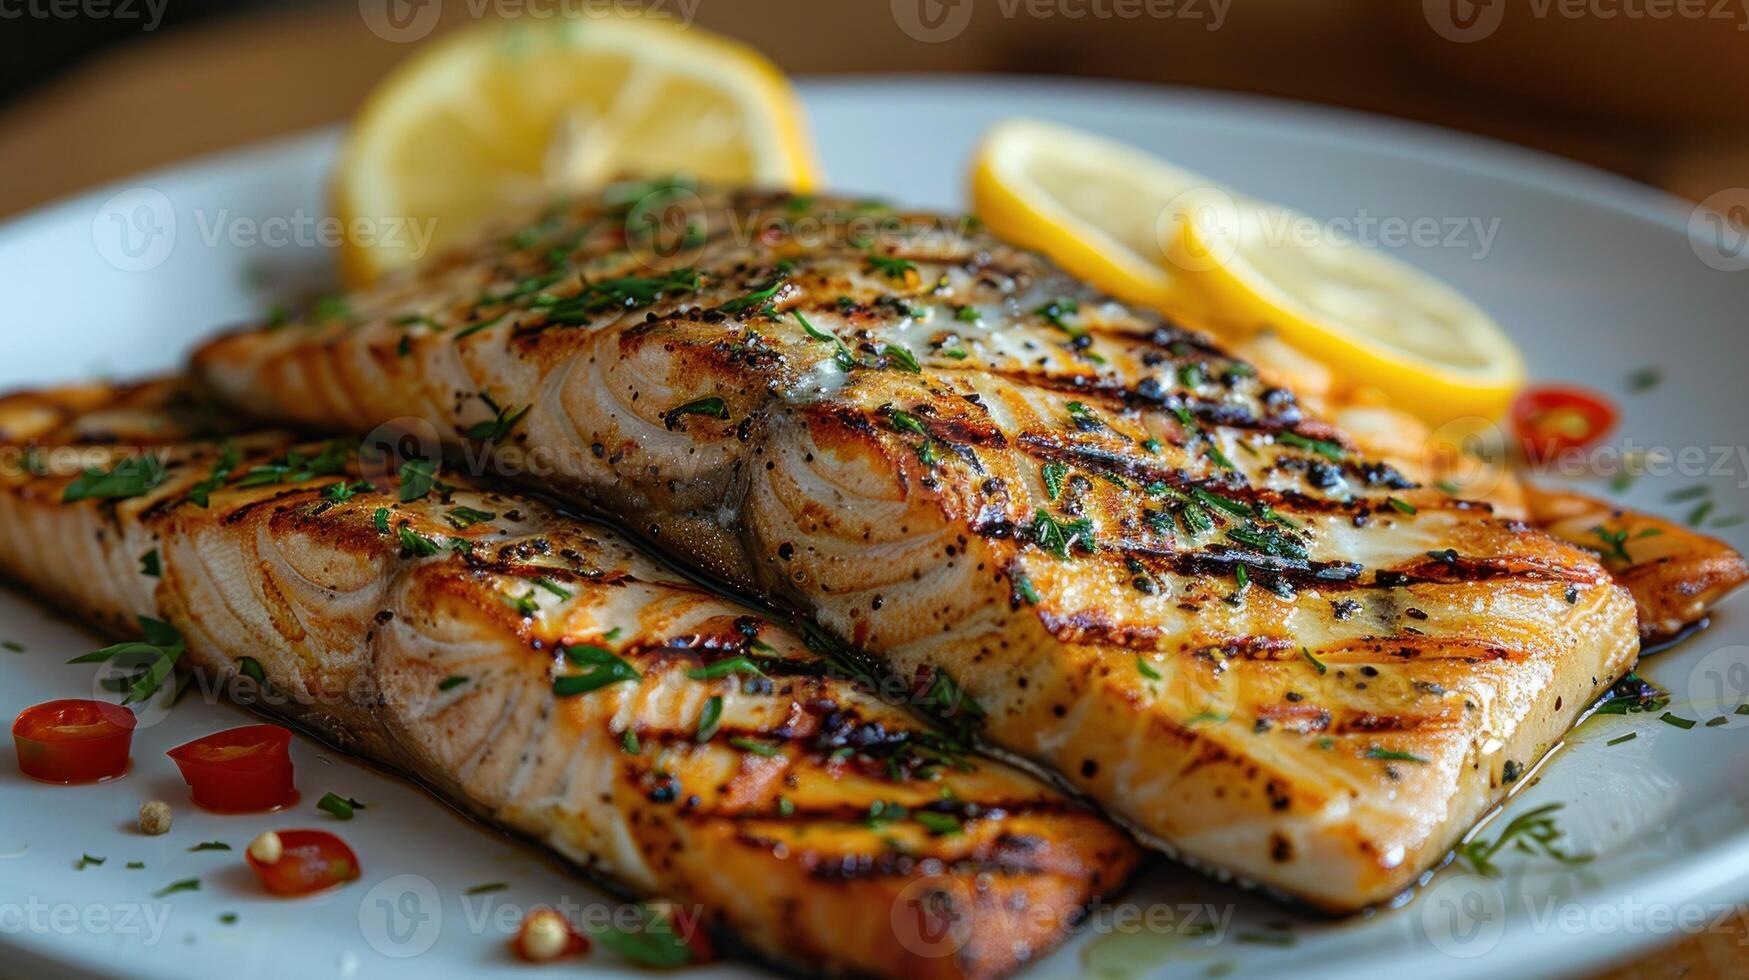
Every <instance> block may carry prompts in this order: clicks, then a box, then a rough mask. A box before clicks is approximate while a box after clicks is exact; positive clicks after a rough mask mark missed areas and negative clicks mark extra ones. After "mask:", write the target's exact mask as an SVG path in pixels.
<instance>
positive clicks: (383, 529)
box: [370, 507, 389, 534]
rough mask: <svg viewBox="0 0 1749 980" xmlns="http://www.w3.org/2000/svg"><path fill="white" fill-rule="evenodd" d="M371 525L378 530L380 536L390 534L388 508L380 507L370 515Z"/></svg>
mask: <svg viewBox="0 0 1749 980" xmlns="http://www.w3.org/2000/svg"><path fill="white" fill-rule="evenodd" d="M370 523H371V526H372V527H375V528H376V529H377V533H378V534H387V533H389V509H388V508H387V507H378V508H377V509H376V511H375V512H373V513H372V514H371V515H370Z"/></svg>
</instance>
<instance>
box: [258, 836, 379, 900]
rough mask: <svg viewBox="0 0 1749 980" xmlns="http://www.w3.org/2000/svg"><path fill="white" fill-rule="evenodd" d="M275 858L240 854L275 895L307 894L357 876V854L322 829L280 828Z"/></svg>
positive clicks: (264, 885)
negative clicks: (264, 860) (265, 860)
mask: <svg viewBox="0 0 1749 980" xmlns="http://www.w3.org/2000/svg"><path fill="white" fill-rule="evenodd" d="M276 833H277V834H278V835H279V843H280V847H281V849H282V850H281V853H280V857H279V860H278V861H275V862H273V863H272V864H263V863H261V862H260V861H259V860H257V859H256V857H255V855H254V854H252V853H249V852H247V851H245V852H244V854H243V857H244V859H245V860H247V861H248V862H249V867H250V869H252V870H253V871H254V872H255V877H257V878H260V879H261V884H262V886H263V887H265V888H266V889H267V890H268V891H270V892H272V893H274V894H275V895H288V896H295V895H311V894H314V893H316V892H319V891H323V890H324V889H328V888H333V887H334V886H335V885H344V884H346V883H347V882H349V881H354V880H356V879H357V878H358V876H359V873H360V870H359V867H358V855H356V854H354V853H352V848H350V847H348V846H346V842H345V841H343V840H341V839H340V838H338V837H336V836H334V835H333V834H330V833H328V832H327V831H326V830H280V831H276Z"/></svg>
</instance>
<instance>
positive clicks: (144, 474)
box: [61, 456, 165, 504]
mask: <svg viewBox="0 0 1749 980" xmlns="http://www.w3.org/2000/svg"><path fill="white" fill-rule="evenodd" d="M164 477H165V470H164V463H163V461H162V460H159V459H156V458H153V457H151V456H130V457H128V458H127V459H124V460H122V461H121V462H119V463H116V464H115V465H114V466H113V467H111V468H110V469H109V470H107V471H105V470H99V469H89V470H86V471H85V472H84V473H82V474H80V475H79V476H78V477H77V478H76V479H74V480H73V482H71V483H69V484H67V486H66V487H65V488H64V489H63V490H62V491H61V503H64V504H70V503H73V502H75V501H79V500H125V499H127V498H129V497H138V496H140V495H141V494H143V493H146V492H147V491H150V490H151V489H152V488H154V487H156V486H157V485H158V484H160V483H163V482H164Z"/></svg>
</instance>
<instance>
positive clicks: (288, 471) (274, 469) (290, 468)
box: [237, 439, 352, 489]
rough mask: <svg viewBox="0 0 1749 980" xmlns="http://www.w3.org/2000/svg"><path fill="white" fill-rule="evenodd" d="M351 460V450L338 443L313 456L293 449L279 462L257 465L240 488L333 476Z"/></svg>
mask: <svg viewBox="0 0 1749 980" xmlns="http://www.w3.org/2000/svg"><path fill="white" fill-rule="evenodd" d="M351 459H352V449H351V448H350V447H348V446H347V445H346V444H345V443H343V442H341V441H339V440H337V439H336V440H331V441H329V442H328V443H327V444H326V445H324V446H323V447H322V451H321V452H319V453H317V454H316V455H314V456H305V455H304V454H303V453H301V452H299V451H297V450H295V449H293V450H290V451H288V452H287V453H286V454H285V455H284V456H281V457H279V458H278V459H275V460H271V461H269V462H266V463H263V464H261V465H260V466H254V467H251V468H250V469H249V472H247V473H245V474H243V477H242V479H240V480H238V481H237V486H238V488H239V489H247V488H249V487H265V486H271V485H274V484H280V483H303V482H305V481H308V480H313V479H315V478H316V477H318V476H334V475H336V474H339V473H343V472H345V471H346V464H347V463H348V462H350V461H351Z"/></svg>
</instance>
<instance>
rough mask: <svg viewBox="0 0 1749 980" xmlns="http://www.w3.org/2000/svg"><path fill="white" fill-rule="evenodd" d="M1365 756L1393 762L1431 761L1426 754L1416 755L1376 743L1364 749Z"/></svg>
mask: <svg viewBox="0 0 1749 980" xmlns="http://www.w3.org/2000/svg"><path fill="white" fill-rule="evenodd" d="M1366 757H1367V758H1368V759H1386V760H1390V761H1393V762H1414V763H1419V764H1420V765H1426V764H1427V763H1429V762H1431V761H1433V760H1431V759H1429V758H1427V757H1426V756H1422V755H1416V754H1415V753H1413V752H1399V751H1397V750H1395V749H1387V748H1382V747H1380V746H1377V745H1374V746H1371V747H1369V748H1368V749H1367V750H1366Z"/></svg>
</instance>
